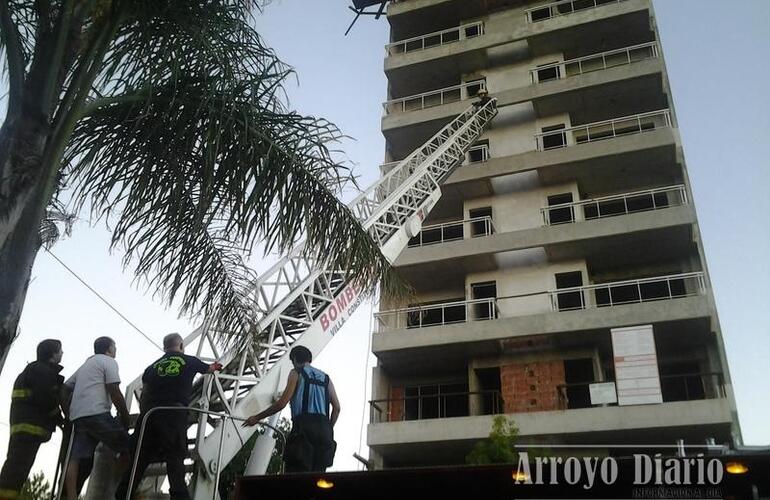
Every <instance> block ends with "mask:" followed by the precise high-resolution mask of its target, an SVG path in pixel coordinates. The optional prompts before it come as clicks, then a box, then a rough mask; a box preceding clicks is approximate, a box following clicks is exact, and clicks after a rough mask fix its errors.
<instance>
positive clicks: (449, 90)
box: [382, 80, 487, 114]
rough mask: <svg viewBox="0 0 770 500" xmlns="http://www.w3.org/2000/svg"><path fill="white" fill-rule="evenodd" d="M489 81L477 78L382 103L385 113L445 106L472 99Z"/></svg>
mask: <svg viewBox="0 0 770 500" xmlns="http://www.w3.org/2000/svg"><path fill="white" fill-rule="evenodd" d="M486 88H487V83H486V81H484V80H475V81H472V82H466V83H462V84H460V85H453V86H452V87H446V88H443V89H438V90H431V91H430V92H423V93H422V94H415V95H411V96H408V97H401V98H399V99H393V100H390V101H387V102H384V103H382V107H383V108H384V109H385V114H391V113H405V112H407V111H417V110H420V109H426V108H432V107H434V106H443V105H444V104H449V103H452V102H459V101H462V100H465V99H471V98H473V97H474V96H476V94H477V93H478V91H479V90H481V89H486Z"/></svg>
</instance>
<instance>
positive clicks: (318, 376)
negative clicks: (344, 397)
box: [283, 365, 337, 472]
mask: <svg viewBox="0 0 770 500" xmlns="http://www.w3.org/2000/svg"><path fill="white" fill-rule="evenodd" d="M295 371H296V372H297V374H298V375H299V380H297V387H296V388H295V389H294V394H292V397H291V421H292V428H291V433H290V434H289V437H288V438H287V443H286V450H285V451H284V455H283V459H284V463H285V464H286V472H311V471H312V472H323V471H325V470H326V468H327V467H329V466H330V465H331V464H332V462H333V461H334V453H335V451H336V449H337V443H335V442H334V429H333V427H332V424H331V421H330V420H329V404H330V398H329V376H328V375H327V374H326V373H324V372H322V371H321V370H319V369H318V368H314V367H312V366H310V365H305V366H303V367H301V368H295Z"/></svg>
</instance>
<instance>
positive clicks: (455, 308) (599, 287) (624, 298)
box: [374, 272, 706, 333]
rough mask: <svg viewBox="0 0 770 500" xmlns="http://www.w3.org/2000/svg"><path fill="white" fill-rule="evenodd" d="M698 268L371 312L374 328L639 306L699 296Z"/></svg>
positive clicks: (702, 282) (701, 284) (700, 279)
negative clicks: (637, 277)
mask: <svg viewBox="0 0 770 500" xmlns="http://www.w3.org/2000/svg"><path fill="white" fill-rule="evenodd" d="M705 290H706V281H705V276H704V274H703V273H702V272H694V273H682V274H673V275H669V276H658V277H653V278H642V279H636V280H625V281H615V282H611V283H601V284H596V285H587V286H579V287H571V288H560V289H557V290H549V291H545V292H533V293H527V294H520V295H509V296H503V297H491V298H484V299H473V300H464V301H452V302H443V303H439V304H427V305H419V306H413V307H406V308H402V309H393V310H389V311H380V312H377V313H375V314H374V318H375V320H376V322H375V329H376V331H377V332H378V333H379V332H386V331H392V330H402V329H414V328H427V327H431V326H441V325H451V324H457V323H467V322H471V321H487V320H494V319H498V318H511V317H517V316H526V315H531V314H542V313H547V312H564V311H576V310H581V309H589V308H598V307H613V306H619V305H625V304H639V303H643V302H652V301H659V300H673V299H679V298H685V297H692V296H696V295H703V294H704V293H705Z"/></svg>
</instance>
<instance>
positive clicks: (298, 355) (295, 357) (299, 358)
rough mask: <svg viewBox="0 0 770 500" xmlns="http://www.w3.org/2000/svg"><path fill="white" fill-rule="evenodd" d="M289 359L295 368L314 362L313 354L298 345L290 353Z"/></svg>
mask: <svg viewBox="0 0 770 500" xmlns="http://www.w3.org/2000/svg"><path fill="white" fill-rule="evenodd" d="M289 359H290V360H291V362H292V363H294V366H302V365H304V364H306V363H310V362H312V361H313V353H312V352H310V349H308V348H307V347H305V346H303V345H298V346H296V347H293V348H292V349H291V351H289Z"/></svg>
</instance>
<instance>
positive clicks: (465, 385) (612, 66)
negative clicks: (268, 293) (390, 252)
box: [368, 0, 740, 467]
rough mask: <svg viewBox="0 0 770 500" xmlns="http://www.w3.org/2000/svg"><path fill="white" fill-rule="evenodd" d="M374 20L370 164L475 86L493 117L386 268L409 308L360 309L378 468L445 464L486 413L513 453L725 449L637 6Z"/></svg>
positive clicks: (458, 459)
mask: <svg viewBox="0 0 770 500" xmlns="http://www.w3.org/2000/svg"><path fill="white" fill-rule="evenodd" d="M388 21H389V22H390V26H391V43H389V44H388V45H387V47H386V51H387V53H386V58H385V73H386V75H387V78H388V100H387V102H385V103H384V108H385V110H384V115H383V118H382V131H383V134H384V135H385V138H386V145H387V146H386V147H387V151H386V160H387V161H388V162H394V161H397V160H400V159H402V158H404V157H405V156H406V155H408V154H409V153H410V152H411V151H412V150H413V149H415V148H416V147H417V146H419V145H420V144H422V143H423V142H424V141H425V140H426V139H428V138H429V137H430V136H431V135H433V134H434V133H435V132H436V131H437V130H439V129H440V128H441V127H442V126H443V125H444V124H445V123H447V122H448V121H449V120H451V119H452V118H453V117H454V116H456V115H457V114H458V113H459V112H461V111H462V110H463V109H465V108H466V107H467V106H468V105H469V103H470V102H471V100H472V99H473V98H474V96H475V95H476V94H477V92H478V91H479V90H480V89H482V88H484V89H486V90H487V91H488V92H489V95H490V96H492V97H495V98H497V100H498V108H499V110H500V111H499V114H498V116H497V117H496V118H495V120H494V121H493V123H492V124H491V127H490V129H488V131H487V132H486V133H485V134H484V135H483V136H482V139H481V140H480V141H479V142H478V143H477V144H476V145H475V146H474V147H473V148H472V149H471V151H470V152H469V153H468V155H467V158H466V160H465V163H464V164H463V165H462V166H460V167H459V168H458V169H457V170H455V172H454V173H453V174H452V175H451V176H450V178H449V179H448V180H447V181H446V182H445V183H444V186H443V187H442V191H443V197H442V198H441V200H440V201H439V203H438V204H437V206H436V207H435V208H434V210H433V211H432V212H431V214H430V217H429V219H428V220H426V221H425V222H424V224H423V228H422V231H421V233H420V234H418V235H416V236H415V237H414V238H412V240H411V241H410V243H409V248H407V249H406V250H404V251H403V252H402V254H401V255H400V257H399V258H398V260H397V261H396V265H397V266H398V267H399V269H400V270H401V271H402V273H403V275H404V276H406V277H407V278H408V279H409V281H410V282H411V284H412V285H413V286H414V289H415V291H416V295H415V298H414V300H413V302H412V303H409V304H396V303H392V302H389V301H388V300H387V298H384V299H383V300H382V302H381V304H380V310H379V311H378V312H377V313H376V314H375V324H376V330H375V333H374V337H373V342H372V346H373V347H372V351H373V353H374V354H375V355H376V357H377V359H378V365H377V367H375V368H374V371H373V384H372V401H371V402H370V410H371V421H370V424H369V427H368V444H369V446H370V450H371V456H372V459H373V461H374V463H375V464H376V466H378V467H399V466H418V465H445V464H462V463H464V461H465V456H466V454H467V453H468V452H469V451H470V450H471V448H472V446H473V445H474V443H475V442H477V441H478V440H479V439H483V438H485V437H487V435H488V433H489V431H490V428H491V423H492V420H493V417H494V415H497V414H505V415H507V416H510V417H512V418H513V419H515V421H516V424H517V425H518V427H519V429H520V436H521V438H520V439H521V441H522V442H530V443H554V444H557V443H560V444H590V445H596V446H597V447H601V445H608V444H617V443H624V444H649V443H670V444H672V445H673V444H674V443H676V442H677V441H678V440H684V443H685V444H703V443H704V442H705V441H706V440H709V439H711V438H713V439H714V440H715V442H716V443H717V444H723V443H727V444H730V445H735V444H739V443H740V429H739V427H738V418H737V414H736V409H735V408H736V407H735V402H734V398H733V394H732V389H731V383H730V376H729V373H728V369H727V361H726V356H725V351H724V346H723V341H722V337H721V331H720V328H719V321H718V318H717V313H716V308H715V304H714V298H713V294H712V290H711V286H710V281H709V278H708V273H707V269H706V263H705V260H704V255H703V248H702V245H701V241H700V236H699V232H698V223H697V218H696V214H695V209H694V206H693V199H692V196H691V192H690V187H689V181H688V177H687V170H686V167H685V163H684V157H683V153H682V147H681V142H680V138H679V133H678V129H677V120H676V116H675V114H674V111H673V107H672V100H671V93H670V90H669V86H668V81H667V76H666V69H665V64H664V61H663V54H662V52H661V48H660V44H659V41H658V37H657V31H656V27H655V19H654V15H653V12H652V6H651V1H650V0H565V1H560V2H555V3H546V2H535V1H525V0H401V1H398V2H396V1H391V2H390V4H389V8H388ZM388 167H389V165H388V163H386V164H385V165H383V166H382V170H383V171H387V169H388ZM628 327H632V328H628ZM645 349H646V350H645Z"/></svg>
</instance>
